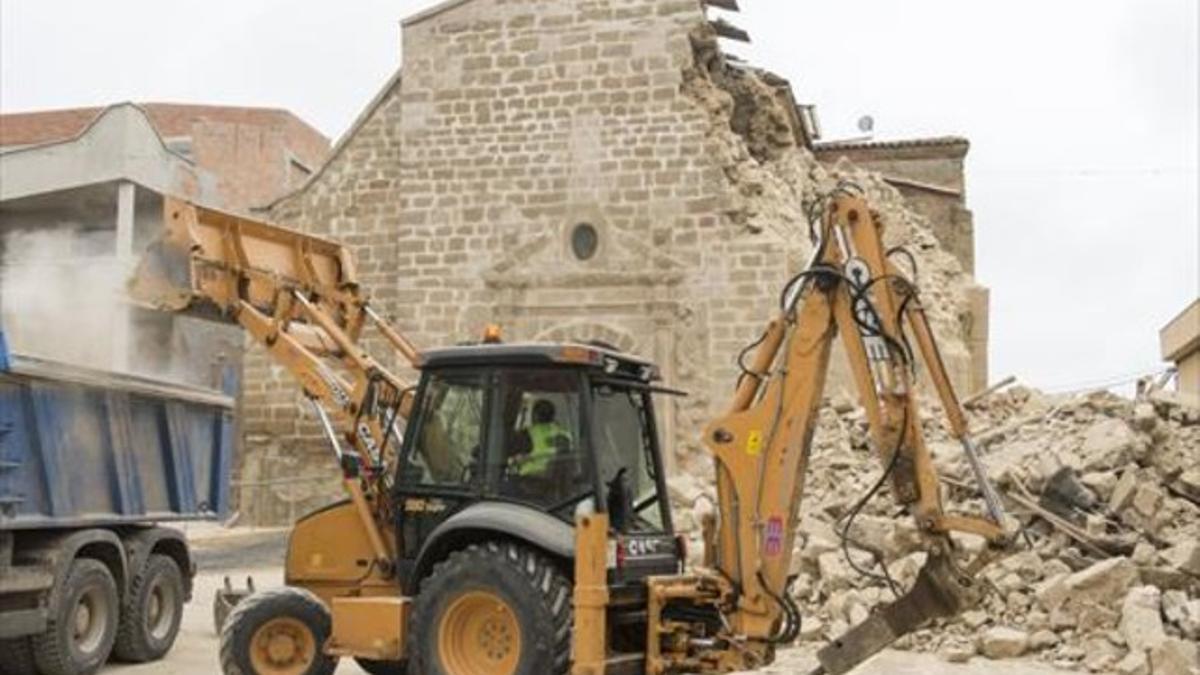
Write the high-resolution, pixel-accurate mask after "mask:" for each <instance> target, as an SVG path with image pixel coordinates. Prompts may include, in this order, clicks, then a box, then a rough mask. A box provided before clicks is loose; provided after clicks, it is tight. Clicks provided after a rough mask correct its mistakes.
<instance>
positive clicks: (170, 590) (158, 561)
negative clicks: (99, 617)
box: [113, 554, 184, 663]
mask: <svg viewBox="0 0 1200 675" xmlns="http://www.w3.org/2000/svg"><path fill="white" fill-rule="evenodd" d="M183 596H184V590H183V573H182V572H180V571H179V565H176V564H175V561H174V560H173V559H172V558H171V557H170V556H165V555H158V554H153V555H151V556H150V557H149V558H147V559H146V563H145V564H144V565H142V569H141V570H139V571H138V573H137V576H135V577H134V578H133V583H132V584H131V585H130V587H129V593H127V594H126V596H125V603H124V605H123V607H122V608H121V622H120V624H119V625H118V627H117V641H116V643H115V644H114V645H113V654H114V655H116V657H117V658H118V659H121V660H122V661H128V662H130V663H146V662H147V661H157V660H159V659H161V658H162V657H163V656H164V655H166V653H167V652H168V651H170V650H171V646H172V645H174V644H175V637H176V636H177V635H179V624H180V622H181V621H182V619H183Z"/></svg>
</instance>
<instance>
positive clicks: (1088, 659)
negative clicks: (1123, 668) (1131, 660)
mask: <svg viewBox="0 0 1200 675" xmlns="http://www.w3.org/2000/svg"><path fill="white" fill-rule="evenodd" d="M1083 649H1084V651H1085V652H1086V655H1085V656H1084V657H1083V665H1084V666H1085V667H1087V669H1088V670H1090V671H1092V672H1093V673H1104V672H1111V671H1112V670H1113V667H1114V666H1116V663H1117V661H1119V660H1121V657H1123V656H1124V655H1125V650H1123V649H1121V648H1119V647H1117V646H1116V645H1114V644H1113V643H1112V642H1109V641H1108V639H1106V638H1103V637H1093V638H1089V639H1087V640H1085V641H1084V643H1083Z"/></svg>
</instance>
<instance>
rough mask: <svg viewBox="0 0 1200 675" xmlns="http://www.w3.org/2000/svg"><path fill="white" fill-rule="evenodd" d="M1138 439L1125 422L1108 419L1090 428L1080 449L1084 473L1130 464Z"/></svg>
mask: <svg viewBox="0 0 1200 675" xmlns="http://www.w3.org/2000/svg"><path fill="white" fill-rule="evenodd" d="M1136 443H1137V437H1136V436H1135V435H1134V432H1133V429H1130V428H1129V425H1128V424H1126V423H1125V421H1124V420H1120V419H1113V418H1110V419H1106V420H1104V421H1102V422H1099V423H1098V424H1094V425H1092V426H1091V427H1090V428H1088V430H1087V432H1086V434H1085V435H1084V437H1083V446H1082V447H1081V448H1080V451H1079V454H1080V461H1081V464H1082V465H1081V467H1080V468H1081V469H1082V470H1083V471H1084V472H1088V471H1101V470H1105V469H1113V468H1116V467H1118V466H1121V465H1123V464H1127V463H1129V460H1130V459H1131V457H1132V452H1133V449H1134V446H1135V444H1136Z"/></svg>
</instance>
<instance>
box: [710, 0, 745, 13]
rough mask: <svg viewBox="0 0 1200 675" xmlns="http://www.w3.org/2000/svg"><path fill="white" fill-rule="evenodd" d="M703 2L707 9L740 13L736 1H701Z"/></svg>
mask: <svg viewBox="0 0 1200 675" xmlns="http://www.w3.org/2000/svg"><path fill="white" fill-rule="evenodd" d="M703 2H704V4H706V5H708V6H709V7H717V8H719V9H727V10H729V11H731V12H740V11H742V10H741V8H740V7H738V0H703Z"/></svg>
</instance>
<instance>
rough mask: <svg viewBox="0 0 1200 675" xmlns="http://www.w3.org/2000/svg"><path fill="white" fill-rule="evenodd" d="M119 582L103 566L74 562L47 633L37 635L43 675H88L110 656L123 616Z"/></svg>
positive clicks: (37, 655) (36, 657)
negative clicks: (119, 596)
mask: <svg viewBox="0 0 1200 675" xmlns="http://www.w3.org/2000/svg"><path fill="white" fill-rule="evenodd" d="M120 611H121V610H120V604H119V600H118V598H117V582H116V581H114V580H113V576H112V573H111V572H109V571H108V567H106V566H105V565H104V563H102V562H100V561H99V560H92V559H90V558H77V559H76V560H74V561H72V562H71V568H70V569H69V570H68V571H67V576H66V579H65V580H64V581H63V584H62V587H61V588H60V589H59V593H58V598H57V600H56V604H55V606H54V607H52V608H51V610H50V620H49V622H48V623H47V625H46V631H45V632H44V633H42V634H40V635H35V636H33V638H32V641H33V658H34V661H35V662H36V663H37V667H38V670H40V671H41V672H42V675H90V674H91V673H94V672H96V671H97V670H100V667H101V666H103V665H104V662H105V661H107V660H108V655H109V653H110V652H111V651H112V646H113V642H114V641H115V640H116V637H117V623H118V621H119V618H118V617H119V615H120Z"/></svg>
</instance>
